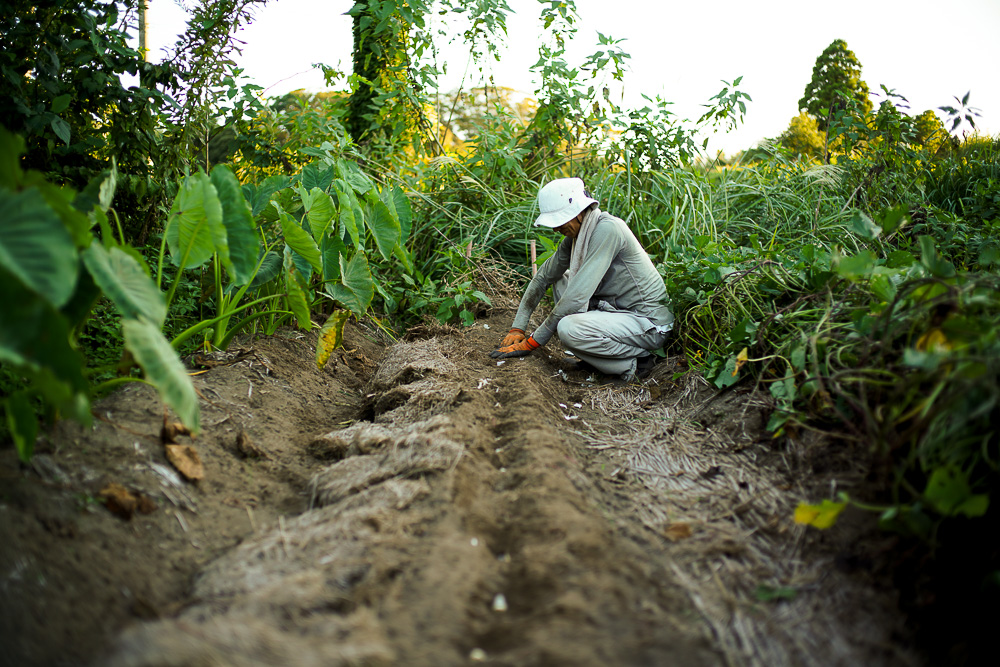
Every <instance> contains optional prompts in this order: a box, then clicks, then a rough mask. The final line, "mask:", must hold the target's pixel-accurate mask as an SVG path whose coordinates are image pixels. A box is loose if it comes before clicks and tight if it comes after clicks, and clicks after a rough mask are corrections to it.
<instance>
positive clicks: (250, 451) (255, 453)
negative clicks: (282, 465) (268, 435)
mask: <svg viewBox="0 0 1000 667" xmlns="http://www.w3.org/2000/svg"><path fill="white" fill-rule="evenodd" d="M236 451H237V452H239V454H240V456H242V457H243V458H245V459H267V458H270V457H269V456H268V455H267V452H266V451H264V450H263V449H262V448H261V447H259V446H258V445H256V444H255V443H254V441H253V440H251V439H250V435H249V434H247V432H246V431H243V430H241V431H240V432H239V433H237V434H236Z"/></svg>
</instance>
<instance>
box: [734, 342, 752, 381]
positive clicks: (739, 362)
mask: <svg viewBox="0 0 1000 667" xmlns="http://www.w3.org/2000/svg"><path fill="white" fill-rule="evenodd" d="M749 359H750V355H748V354H747V349H746V348H743V349H742V350H740V353H739V354H737V355H736V368H734V369H733V377H736V375H737V374H738V373H739V372H740V369H741V368H743V364H745V363H746V362H747V361H748V360H749Z"/></svg>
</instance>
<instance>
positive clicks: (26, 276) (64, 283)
mask: <svg viewBox="0 0 1000 667" xmlns="http://www.w3.org/2000/svg"><path fill="white" fill-rule="evenodd" d="M77 262H78V259H77V254H76V248H75V247H74V246H73V239H72V238H71V237H70V235H69V232H68V231H66V227H65V226H64V225H63V223H62V221H61V220H60V219H59V217H58V216H57V215H56V213H55V211H53V210H52V208H51V207H50V206H49V205H48V203H47V202H46V201H45V198H44V197H43V196H42V193H41V192H39V191H38V190H36V189H34V188H32V189H30V190H25V191H23V192H19V193H14V192H11V191H10V190H7V189H0V266H4V267H6V268H7V270H8V271H10V272H11V273H12V274H13V275H15V276H17V277H18V278H19V279H20V280H21V282H22V283H24V285H25V286H27V287H28V288H29V289H31V290H33V291H34V292H35V293H37V294H38V295H39V296H41V297H42V298H43V299H45V300H46V301H48V302H49V304H51V305H52V306H53V307H55V308H59V307H60V306H62V305H63V304H65V303H66V301H68V300H69V297H70V295H72V294H73V289H74V287H75V286H76V276H77ZM7 305H8V304H6V303H5V304H4V305H3V307H4V308H6V307H7Z"/></svg>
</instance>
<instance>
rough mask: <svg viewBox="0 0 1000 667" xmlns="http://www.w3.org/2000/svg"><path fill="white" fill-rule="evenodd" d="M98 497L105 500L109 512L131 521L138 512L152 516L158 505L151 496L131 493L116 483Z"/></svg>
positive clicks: (103, 490)
mask: <svg viewBox="0 0 1000 667" xmlns="http://www.w3.org/2000/svg"><path fill="white" fill-rule="evenodd" d="M97 495H98V497H99V498H102V499H103V500H104V506H105V507H107V508H108V511H110V512H111V513H112V514H114V515H116V516H120V517H121V518H123V519H131V518H132V515H133V514H135V513H136V512H138V513H139V514H151V513H152V512H155V511H156V503H155V502H153V500H152V499H151V498H150V497H149V496H147V495H145V494H144V493H140V492H138V491H130V490H128V489H126V488H125V487H124V486H122V485H121V484H116V483H114V482H111V483H110V484H108V485H107V486H105V487H104V488H103V489H101V491H100V492H99V493H98V494H97Z"/></svg>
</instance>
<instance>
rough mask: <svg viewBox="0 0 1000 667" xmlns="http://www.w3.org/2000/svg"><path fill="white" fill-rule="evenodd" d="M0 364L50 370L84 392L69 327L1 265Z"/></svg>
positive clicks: (71, 388)
mask: <svg viewBox="0 0 1000 667" xmlns="http://www.w3.org/2000/svg"><path fill="white" fill-rule="evenodd" d="M0 295H3V299H4V303H3V307H0V361H4V362H8V363H11V364H14V365H16V366H20V367H23V368H25V369H28V370H32V371H35V372H42V371H43V370H44V369H48V370H49V371H51V374H52V376H53V377H54V378H55V380H57V381H59V382H62V383H65V384H66V385H67V387H68V389H67V391H66V396H69V395H70V394H71V393H73V392H85V391H86V390H87V386H88V385H87V380H86V378H84V376H83V368H84V360H83V356H82V355H81V354H80V353H79V352H77V351H76V350H74V349H73V348H72V347H71V346H70V344H69V334H70V330H69V324H68V322H67V321H66V318H65V317H63V316H62V315H60V314H59V313H58V312H57V311H56V310H55V309H54V308H53V307H52V305H51V304H50V303H48V302H47V301H44V300H43V299H41V298H40V297H39V296H38V295H37V294H36V293H34V292H31V291H29V290H28V289H27V288H26V287H25V286H24V285H23V284H22V283H21V281H20V280H18V279H17V278H15V277H14V276H13V275H12V274H11V273H10V272H9V271H7V270H6V269H5V268H4V267H3V266H2V265H0Z"/></svg>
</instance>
